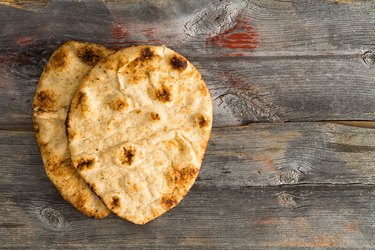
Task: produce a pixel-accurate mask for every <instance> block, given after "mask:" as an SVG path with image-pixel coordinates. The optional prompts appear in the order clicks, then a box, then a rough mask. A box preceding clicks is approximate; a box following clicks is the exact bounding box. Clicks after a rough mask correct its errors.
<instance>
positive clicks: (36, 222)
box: [0, 168, 375, 249]
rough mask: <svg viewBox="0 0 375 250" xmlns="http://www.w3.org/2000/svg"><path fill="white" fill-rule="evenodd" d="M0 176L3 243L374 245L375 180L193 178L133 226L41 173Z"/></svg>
mask: <svg viewBox="0 0 375 250" xmlns="http://www.w3.org/2000/svg"><path fill="white" fill-rule="evenodd" d="M28 169H29V170H28ZM24 171H26V172H30V171H34V169H30V168H27V169H26V170H24ZM0 182H1V184H0V202H1V206H0V238H1V242H2V247H4V248H10V247H12V248H16V249H19V248H21V247H26V248H33V249H34V248H38V249H40V248H48V249H51V248H53V249H55V248H59V249H60V248H68V249H72V248H85V249H102V248H108V247H110V248H111V249H113V248H151V249H165V248H173V249H182V248H207V249H212V248H215V249H217V248H221V249H228V248H231V249H233V248H257V249H258V248H267V247H275V248H280V247H315V248H317V247H337V248H339V247H345V248H373V247H375V239H374V235H375V224H374V220H375V199H374V196H375V186H373V185H372V186H326V187H308V186H297V187H267V188H264V187H263V188H262V187H252V188H249V187H243V188H241V189H233V188H213V187H211V188H202V187H201V186H200V185H199V184H198V185H195V186H194V187H193V189H192V190H191V192H190V193H189V195H188V196H187V197H186V198H185V199H184V200H183V201H182V203H181V204H179V205H178V206H177V207H176V208H174V209H172V210H171V211H170V212H168V213H166V214H164V215H163V216H161V217H160V218H158V219H156V220H154V221H152V222H150V223H148V224H146V225H144V226H138V225H134V224H131V223H129V222H126V221H123V220H121V219H119V218H117V217H115V216H114V215H111V216H110V217H109V218H106V219H103V220H95V219H90V218H86V217H85V216H83V215H81V214H79V213H78V212H77V211H76V210H75V209H73V208H72V207H71V206H69V205H68V204H67V203H66V202H64V201H62V200H61V198H60V197H59V195H58V194H57V193H56V191H55V190H54V189H53V188H52V186H51V184H50V183H49V182H48V181H47V180H46V178H44V179H43V180H40V182H39V183H32V182H29V180H28V179H27V178H25V177H22V178H19V179H18V181H17V183H12V184H6V185H4V183H3V180H2V179H1V180H0Z"/></svg>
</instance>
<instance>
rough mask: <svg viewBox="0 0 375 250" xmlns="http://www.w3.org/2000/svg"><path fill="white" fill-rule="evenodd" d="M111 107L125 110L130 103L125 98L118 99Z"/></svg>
mask: <svg viewBox="0 0 375 250" xmlns="http://www.w3.org/2000/svg"><path fill="white" fill-rule="evenodd" d="M110 106H111V108H112V109H113V110H116V111H123V110H125V109H126V108H127V107H128V103H127V102H126V101H125V100H123V99H117V100H116V101H114V102H112V103H111V104H110Z"/></svg>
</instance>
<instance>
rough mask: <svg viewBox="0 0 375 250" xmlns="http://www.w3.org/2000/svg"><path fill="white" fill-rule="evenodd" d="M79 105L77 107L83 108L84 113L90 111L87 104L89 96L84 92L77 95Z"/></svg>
mask: <svg viewBox="0 0 375 250" xmlns="http://www.w3.org/2000/svg"><path fill="white" fill-rule="evenodd" d="M77 95H78V96H77V103H76V105H77V106H81V111H82V112H86V111H88V110H89V106H88V104H87V101H88V98H87V95H86V94H85V93H83V92H81V91H80V92H78V94H77Z"/></svg>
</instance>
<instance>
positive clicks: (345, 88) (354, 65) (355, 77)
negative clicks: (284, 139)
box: [0, 56, 375, 129]
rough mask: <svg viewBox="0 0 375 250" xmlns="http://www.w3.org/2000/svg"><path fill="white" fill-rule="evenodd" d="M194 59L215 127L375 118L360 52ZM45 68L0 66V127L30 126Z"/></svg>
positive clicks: (370, 71)
mask: <svg viewBox="0 0 375 250" xmlns="http://www.w3.org/2000/svg"><path fill="white" fill-rule="evenodd" d="M31 58H32V57H31ZM17 60H18V59H17ZM25 60H26V59H25ZM192 61H193V63H194V64H196V66H197V67H198V69H199V70H200V72H201V73H202V75H203V77H204V78H205V80H206V83H207V84H208V87H209V89H210V92H211V95H212V99H213V104H214V116H215V119H214V127H222V126H235V125H244V124H248V123H250V122H253V121H258V122H259V121H316V120H318V121H321V120H372V119H374V117H375V88H374V86H375V67H374V68H368V67H367V66H366V65H364V63H363V62H362V59H361V58H360V57H359V56H358V57H356V56H353V57H346V58H321V59H317V58H316V59H307V58H284V57H280V58H276V59H261V58H256V59H252V58H222V59H219V60H218V59H207V58H206V59H204V58H201V59H199V58H197V59H194V58H193V60H192ZM28 63H31V64H28ZM42 69H43V66H42V64H39V63H38V62H26V64H25V62H17V61H13V62H7V63H3V64H0V73H1V74H2V79H1V80H0V88H1V92H0V97H1V99H0V100H1V101H0V112H1V113H2V114H3V115H2V116H1V117H0V127H1V128H3V129H4V128H14V127H22V128H29V129H30V128H31V103H32V99H33V95H34V91H35V88H36V85H37V81H38V78H39V75H40V73H41V71H42Z"/></svg>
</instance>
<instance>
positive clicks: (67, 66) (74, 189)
mask: <svg viewBox="0 0 375 250" xmlns="http://www.w3.org/2000/svg"><path fill="white" fill-rule="evenodd" d="M112 52H113V51H112V50H109V49H107V48H105V47H103V46H100V45H96V44H92V43H83V42H75V41H70V42H67V43H65V44H63V45H61V46H60V47H59V48H58V49H57V50H56V51H55V52H54V53H53V54H52V56H51V58H50V59H49V61H48V63H47V65H46V67H45V68H44V71H43V73H42V76H41V78H40V80H39V84H38V87H37V90H36V92H35V97H34V103H33V124H34V130H35V134H36V139H37V142H38V144H39V148H40V151H41V155H42V160H43V163H44V167H45V170H46V173H47V175H48V177H49V179H50V180H51V181H52V183H53V184H54V185H55V186H56V187H57V189H58V190H59V192H60V193H61V195H62V197H63V198H64V199H65V200H67V201H68V202H70V203H71V204H72V205H73V206H74V207H75V208H77V209H78V210H79V211H81V212H82V213H83V214H85V215H87V216H90V217H96V218H103V217H105V216H107V215H108V214H109V213H110V211H109V210H108V209H107V207H106V206H105V205H104V204H103V203H102V202H101V201H100V199H99V198H98V197H97V196H96V195H95V193H93V192H92V191H91V190H90V188H89V187H88V186H87V184H86V183H85V182H84V181H83V179H82V178H81V177H80V175H79V174H78V173H77V171H76V169H75V168H74V167H73V166H72V162H71V158H70V153H69V148H68V141H67V137H66V126H65V120H66V117H67V113H68V110H69V106H70V102H71V100H72V98H73V96H74V94H75V92H76V90H77V88H78V86H79V85H80V84H81V82H82V79H83V78H84V77H85V75H86V74H87V73H88V72H89V71H90V70H91V69H92V67H93V66H94V65H95V64H96V63H98V62H99V61H100V60H101V59H102V58H105V57H106V56H108V55H109V54H110V53H112Z"/></svg>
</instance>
